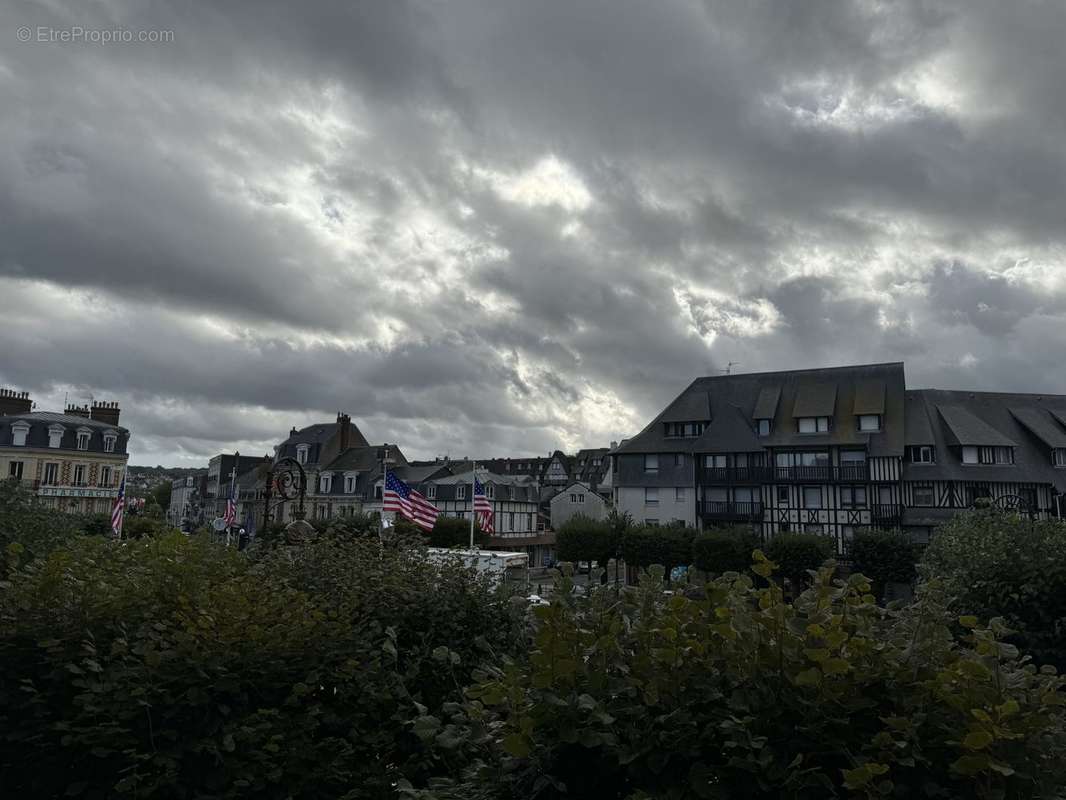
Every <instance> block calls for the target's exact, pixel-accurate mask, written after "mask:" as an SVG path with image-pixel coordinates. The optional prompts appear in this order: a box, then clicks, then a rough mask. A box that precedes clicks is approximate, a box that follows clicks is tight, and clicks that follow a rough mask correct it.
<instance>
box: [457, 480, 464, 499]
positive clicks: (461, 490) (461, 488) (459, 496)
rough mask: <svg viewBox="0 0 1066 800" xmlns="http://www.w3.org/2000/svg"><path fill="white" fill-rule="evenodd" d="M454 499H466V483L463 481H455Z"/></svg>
mask: <svg viewBox="0 0 1066 800" xmlns="http://www.w3.org/2000/svg"><path fill="white" fill-rule="evenodd" d="M455 499H456V500H466V484H465V483H457V484H455Z"/></svg>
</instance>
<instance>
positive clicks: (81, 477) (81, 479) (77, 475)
mask: <svg viewBox="0 0 1066 800" xmlns="http://www.w3.org/2000/svg"><path fill="white" fill-rule="evenodd" d="M73 485H74V486H84V485H85V465H84V464H78V465H77V466H75V467H74V484H73Z"/></svg>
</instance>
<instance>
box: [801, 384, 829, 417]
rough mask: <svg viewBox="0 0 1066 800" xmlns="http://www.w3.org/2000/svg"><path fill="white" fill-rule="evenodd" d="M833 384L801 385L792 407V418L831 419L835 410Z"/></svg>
mask: <svg viewBox="0 0 1066 800" xmlns="http://www.w3.org/2000/svg"><path fill="white" fill-rule="evenodd" d="M836 401H837V385H836V384H835V383H807V382H804V383H801V384H800V387H799V391H797V392H796V403H795V405H794V406H793V407H792V416H793V417H831V416H833V411H834V410H835V408H836Z"/></svg>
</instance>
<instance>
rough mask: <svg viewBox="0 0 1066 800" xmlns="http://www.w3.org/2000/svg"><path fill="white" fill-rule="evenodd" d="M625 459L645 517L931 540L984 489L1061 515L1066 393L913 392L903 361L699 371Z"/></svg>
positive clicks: (624, 503) (624, 480) (636, 507)
mask: <svg viewBox="0 0 1066 800" xmlns="http://www.w3.org/2000/svg"><path fill="white" fill-rule="evenodd" d="M612 458H613V459H614V464H613V465H612V469H613V472H614V480H613V491H614V499H615V504H616V506H617V507H618V508H619V510H621V511H628V512H629V513H630V514H632V515H633V518H634V519H635V520H636V521H637V522H642V523H646V524H652V525H655V524H660V525H666V524H670V523H675V524H676V523H678V522H681V523H684V524H685V525H689V526H697V527H715V526H720V525H735V524H751V525H753V526H755V527H756V528H757V529H759V530H760V531H761V532H762V533H763V534H764V535H768V536H772V535H773V534H775V533H778V532H783V531H808V532H818V533H825V534H829V535H832V536H834V537H835V538H836V539H837V541H838V543H840V544H842V543H843V542H844V541H845V540H847V539H848V538H849V537H850V536H851V535H852V534H853V533H854V532H855V530H856V529H858V528H862V527H880V528H900V527H903V528H906V529H909V530H911V531H912V532H913V533H914V534H915V535H916V536H918V537H919V538H921V537H925V536H927V535H928V533H929V532H930V531H931V529H932V528H933V527H934V526H935V525H937V524H939V523H940V522H942V521H944V520H945V519H947V518H950V516H951V515H952V514H954V513H957V511H958V510H960V509H963V508H969V507H972V506H973V505H974V504H975V503H978V502H979V501H980V499H981V498H988V499H989V500H1000V499H1003V500H1004V502H1009V503H1013V504H1019V505H1021V506H1023V507H1024V508H1025V509H1026V510H1031V511H1032V512H1033V513H1035V514H1038V515H1047V514H1053V513H1056V508H1057V506H1056V502H1057V501H1056V498H1057V496H1058V494H1059V493H1060V492H1061V491H1062V490H1063V489H1064V488H1066V397H1061V396H1047V395H1043V396H1038V395H1022V394H990V393H976V392H947V391H940V390H916V391H915V390H912V391H908V390H907V389H906V387H905V381H904V370H903V364H902V363H890V364H871V365H863V366H852V367H836V368H831V369H813V370H795V371H787V372H767V373H755V374H748V375H723V376H719V377H711V378H698V379H696V380H695V381H694V382H693V383H692V384H691V385H690V386H689V387H688V388H687V389H685V391H684V392H682V393H681V395H680V396H679V397H678V398H677V399H675V400H674V401H673V402H672V403H671V404H670V405H669V406H668V407H667V408H666V409H665V410H664V411H663V412H662V413H661V414H660V415H659V416H658V417H656V418H655V420H653V421H652V423H651V424H650V425H648V427H646V428H645V429H644V430H643V431H641V432H640V433H639V434H638V435H637V436H634V437H633V438H632V439H629V440H627V441H626V442H624V443H623V444H622V445H621V446H620V447H619V448H618V449H617V450H615V451H614V452H613V454H612Z"/></svg>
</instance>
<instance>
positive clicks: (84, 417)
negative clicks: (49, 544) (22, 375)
mask: <svg viewBox="0 0 1066 800" xmlns="http://www.w3.org/2000/svg"><path fill="white" fill-rule="evenodd" d="M119 414H120V409H119V406H118V403H113V402H106V403H99V402H93V403H92V404H91V406H77V405H70V406H67V407H66V409H64V411H63V413H57V412H51V411H33V402H32V400H31V399H30V396H29V394H28V393H27V392H17V391H13V390H11V389H0V479H4V478H8V479H14V480H18V481H20V482H21V483H22V485H23V486H25V487H26V488H27V489H29V490H30V491H31V492H32V493H33V494H35V495H36V496H37V498H38V502H39V503H41V504H42V505H43V506H45V507H49V508H55V509H58V510H61V511H66V512H70V513H82V514H93V513H100V514H106V513H110V511H111V505H112V503H113V502H114V498H115V497H116V496H117V495H118V487H119V484H120V483H121V481H122V475H123V473H124V472H125V470H126V461H127V459H128V457H129V456H128V454H127V449H126V448H127V445H128V443H129V437H130V432H129V431H128V430H127V429H126V428H123V427H121V426H120V425H119V424H118V420H119Z"/></svg>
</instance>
